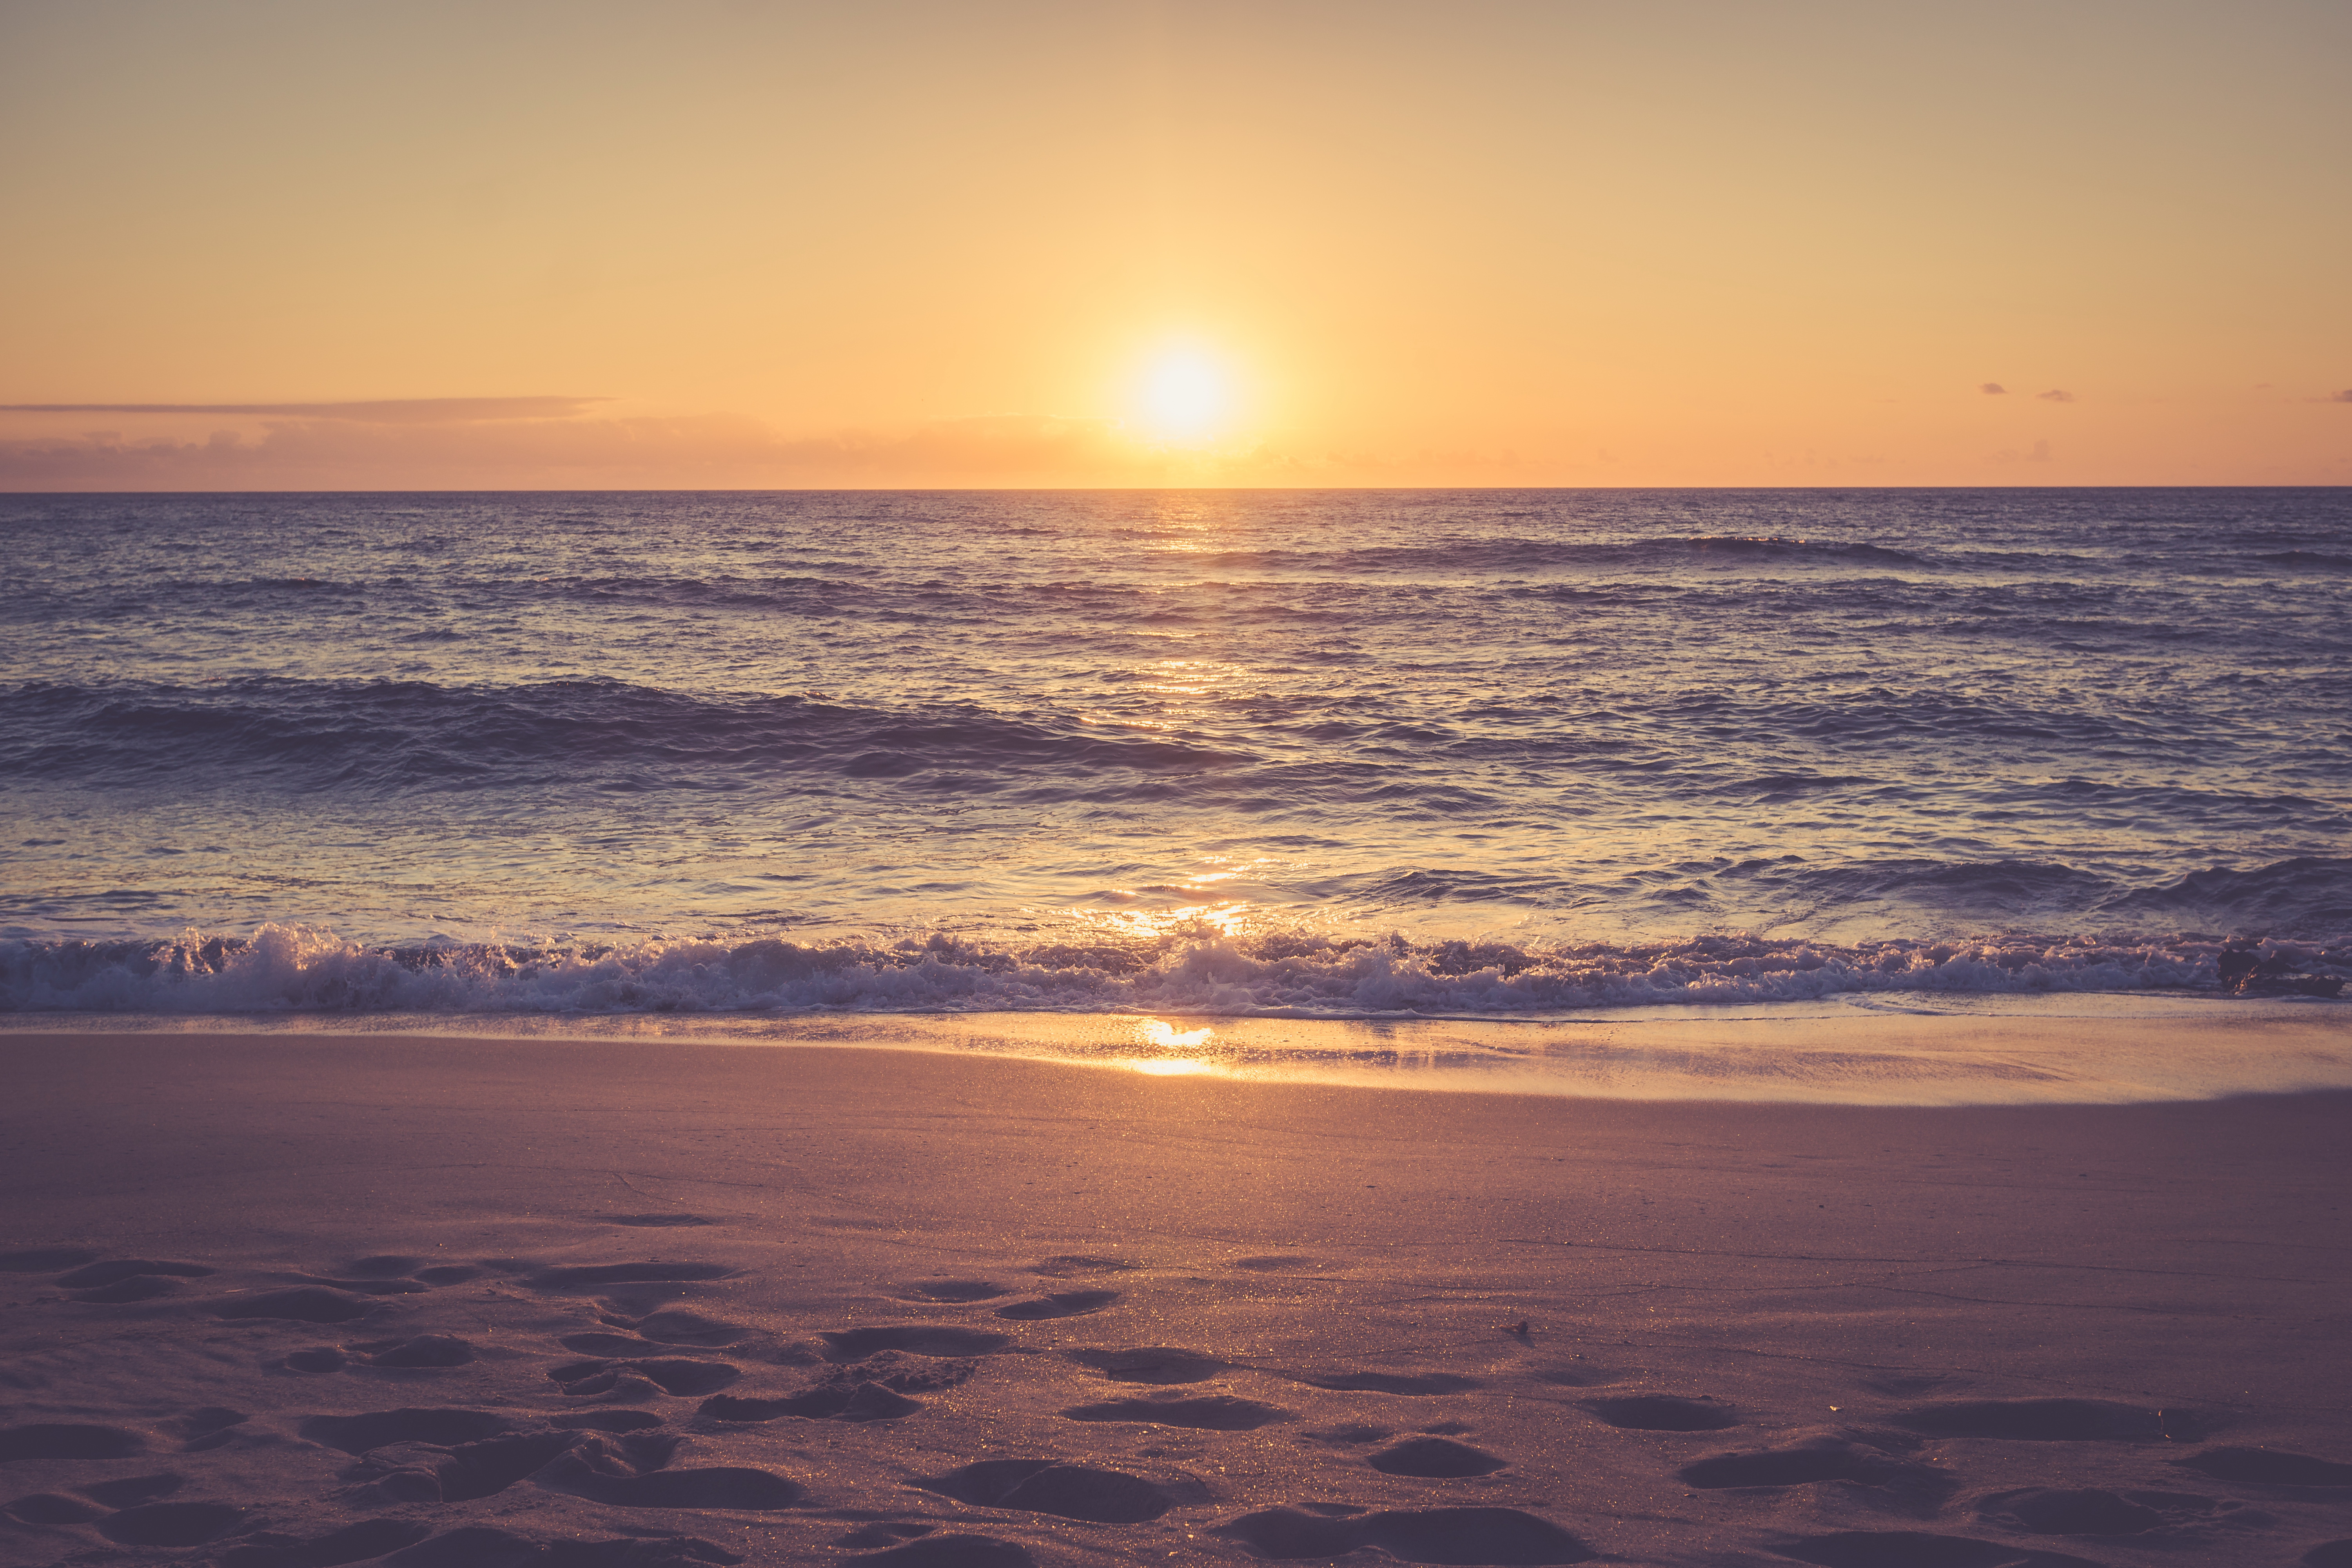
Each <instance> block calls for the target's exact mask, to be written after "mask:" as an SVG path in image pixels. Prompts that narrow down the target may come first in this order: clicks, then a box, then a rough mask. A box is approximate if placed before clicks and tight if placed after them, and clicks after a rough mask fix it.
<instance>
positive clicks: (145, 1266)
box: [57, 1258, 212, 1290]
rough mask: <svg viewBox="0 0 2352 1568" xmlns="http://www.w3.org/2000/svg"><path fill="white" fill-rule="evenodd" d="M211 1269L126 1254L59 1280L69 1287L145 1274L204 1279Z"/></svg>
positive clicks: (88, 1286) (111, 1282) (87, 1286)
mask: <svg viewBox="0 0 2352 1568" xmlns="http://www.w3.org/2000/svg"><path fill="white" fill-rule="evenodd" d="M211 1273H212V1270H211V1269H209V1268H205V1266H204V1265H203V1264H201V1263H159V1262H157V1261H156V1260H154V1259H153V1258H114V1259H111V1260H110V1261H108V1262H105V1263H92V1264H90V1265H89V1266H87V1267H86V1268H77V1269H75V1270H74V1271H73V1272H72V1273H70V1274H60V1275H58V1279H57V1283H58V1284H59V1285H61V1286H63V1287H64V1288H65V1289H68V1290H90V1289H97V1288H98V1287H100V1286H101V1285H118V1284H121V1282H122V1281H123V1280H125V1279H131V1278H133V1277H135V1276H138V1275H142V1274H144V1275H150V1276H166V1277H170V1278H173V1279H204V1278H205V1277H206V1276H207V1275H209V1274H211Z"/></svg>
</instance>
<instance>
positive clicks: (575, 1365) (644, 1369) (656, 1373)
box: [547, 1357, 743, 1399]
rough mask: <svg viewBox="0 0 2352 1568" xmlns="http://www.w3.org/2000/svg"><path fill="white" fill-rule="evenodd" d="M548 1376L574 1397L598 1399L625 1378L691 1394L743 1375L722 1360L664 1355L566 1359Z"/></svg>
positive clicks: (620, 1385)
mask: <svg viewBox="0 0 2352 1568" xmlns="http://www.w3.org/2000/svg"><path fill="white" fill-rule="evenodd" d="M547 1375H548V1376H550V1377H551V1378H553V1379H554V1380H555V1381H556V1382H558V1383H560V1384H562V1385H563V1392H564V1393H565V1394H569V1395H571V1396H572V1398H574V1399H582V1398H595V1397H599V1396H602V1395H604V1394H612V1393H614V1391H615V1390H617V1389H621V1388H623V1387H625V1386H631V1385H632V1384H627V1383H625V1380H636V1381H642V1382H644V1383H649V1384H653V1385H654V1386H655V1387H656V1388H658V1389H660V1390H661V1391H662V1392H663V1393H664V1394H680V1395H684V1396H688V1397H692V1396H694V1395H698V1394H712V1393H716V1392H717V1391H718V1390H719V1389H722V1388H724V1387H726V1386H727V1385H728V1384H730V1383H733V1382H734V1381H735V1380H736V1379H738V1378H740V1377H741V1376H742V1375H743V1373H742V1372H741V1370H740V1369H739V1368H737V1367H733V1366H730V1365H729V1364H728V1363H725V1362H723V1361H687V1360H683V1359H680V1358H676V1357H661V1358H656V1359H651V1360H639V1361H607V1360H603V1359H598V1360H594V1361H575V1362H566V1363H563V1364H562V1366H551V1367H549V1368H548V1369H547Z"/></svg>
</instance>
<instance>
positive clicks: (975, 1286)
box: [898, 1279, 1013, 1304]
mask: <svg viewBox="0 0 2352 1568" xmlns="http://www.w3.org/2000/svg"><path fill="white" fill-rule="evenodd" d="M900 1289H902V1290H903V1291H904V1292H905V1294H903V1295H901V1296H900V1297H899V1298H898V1299H899V1300H902V1301H946V1302H951V1303H957V1304H961V1303H962V1302H965V1301H992V1300H995V1299H996V1298H997V1297H999V1296H1008V1295H1011V1294H1012V1292H1013V1288H1012V1287H1011V1286H1009V1285H999V1284H998V1283H997V1282H996V1281H995V1280H993V1279H921V1280H918V1281H916V1282H915V1283H914V1284H912V1285H906V1286H901V1287H900Z"/></svg>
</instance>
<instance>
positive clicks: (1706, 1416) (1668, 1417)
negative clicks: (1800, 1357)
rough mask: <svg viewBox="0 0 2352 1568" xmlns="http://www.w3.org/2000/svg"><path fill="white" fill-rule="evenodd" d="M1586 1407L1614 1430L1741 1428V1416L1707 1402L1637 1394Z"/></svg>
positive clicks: (1593, 1402) (1587, 1403) (1592, 1401)
mask: <svg viewBox="0 0 2352 1568" xmlns="http://www.w3.org/2000/svg"><path fill="white" fill-rule="evenodd" d="M1584 1407H1585V1408H1586V1409H1587V1410H1590V1411H1591V1412H1592V1414H1594V1415H1598V1416H1599V1417H1601V1420H1603V1421H1606V1422H1607V1423H1609V1425H1610V1426H1620V1427H1623V1428H1625V1429H1626V1430H1628V1431H1634V1432H1720V1431H1721V1430H1723V1428H1725V1427H1726V1426H1738V1425H1739V1412H1738V1411H1737V1410H1735V1409H1733V1408H1732V1407H1731V1406H1730V1405H1722V1404H1718V1403H1717V1402H1716V1401H1715V1400H1712V1399H1707V1398H1704V1397H1702V1398H1698V1399H1682V1398H1677V1397H1676V1396H1675V1395H1673V1394H1629V1395H1627V1396H1626V1397H1624V1398H1622V1399H1588V1400H1586V1401H1584Z"/></svg>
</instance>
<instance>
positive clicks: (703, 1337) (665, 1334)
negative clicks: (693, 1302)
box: [636, 1307, 752, 1346]
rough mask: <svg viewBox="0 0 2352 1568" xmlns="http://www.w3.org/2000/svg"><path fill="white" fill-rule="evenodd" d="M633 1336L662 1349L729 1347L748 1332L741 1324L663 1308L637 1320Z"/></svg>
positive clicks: (749, 1331) (671, 1308)
mask: <svg viewBox="0 0 2352 1568" xmlns="http://www.w3.org/2000/svg"><path fill="white" fill-rule="evenodd" d="M636 1330H637V1332H638V1333H640V1334H642V1335H644V1336H645V1337H646V1339H649V1340H658V1341H660V1342H662V1343H663V1344H666V1345H704V1346H717V1345H731V1344H733V1343H734V1342H736V1341H738V1340H740V1339H743V1338H746V1337H747V1336H749V1335H750V1334H751V1332H752V1331H751V1330H750V1329H748V1328H746V1327H744V1326H743V1325H742V1324H741V1323H730V1322H728V1321H726V1320H724V1319H721V1318H706V1317H704V1316H703V1315H702V1314H701V1313H699V1312H689V1311H687V1310H684V1309H683V1308H678V1307H670V1308H665V1309H664V1310H661V1311H658V1312H651V1313H648V1314H646V1316H645V1317H642V1318H639V1319H638V1320H637V1322H636Z"/></svg>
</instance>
